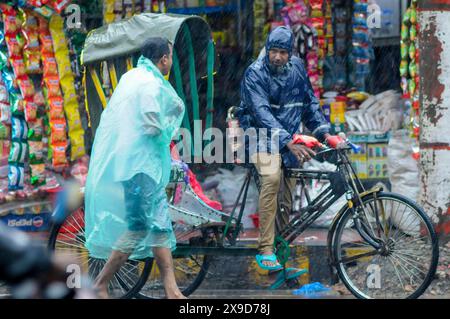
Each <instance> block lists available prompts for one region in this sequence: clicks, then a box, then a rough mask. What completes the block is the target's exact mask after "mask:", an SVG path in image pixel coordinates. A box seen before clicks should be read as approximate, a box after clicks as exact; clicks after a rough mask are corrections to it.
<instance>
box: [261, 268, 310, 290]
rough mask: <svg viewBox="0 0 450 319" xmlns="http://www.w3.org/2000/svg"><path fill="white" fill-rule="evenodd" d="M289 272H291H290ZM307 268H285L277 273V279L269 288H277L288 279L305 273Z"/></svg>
mask: <svg viewBox="0 0 450 319" xmlns="http://www.w3.org/2000/svg"><path fill="white" fill-rule="evenodd" d="M289 272H293V273H290V274H289ZM307 272H308V270H307V269H298V268H286V269H285V270H283V271H280V273H279V274H278V275H277V279H276V280H275V282H274V283H273V284H272V285H271V286H270V287H269V289H270V290H273V289H277V288H279V287H280V286H281V285H282V284H283V283H285V282H286V281H288V280H291V279H295V278H297V277H299V276H301V275H303V274H305V273H307Z"/></svg>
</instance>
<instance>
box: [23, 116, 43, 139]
mask: <svg viewBox="0 0 450 319" xmlns="http://www.w3.org/2000/svg"><path fill="white" fill-rule="evenodd" d="M43 135H44V124H43V121H42V118H39V117H38V118H36V121H34V122H31V123H29V127H28V136H27V137H28V141H41V140H42V137H43Z"/></svg>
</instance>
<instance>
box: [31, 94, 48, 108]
mask: <svg viewBox="0 0 450 319" xmlns="http://www.w3.org/2000/svg"><path fill="white" fill-rule="evenodd" d="M33 102H34V103H36V105H37V106H45V98H44V94H43V93H42V91H37V92H36V93H35V94H34V97H33Z"/></svg>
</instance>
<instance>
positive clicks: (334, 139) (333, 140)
mask: <svg viewBox="0 0 450 319" xmlns="http://www.w3.org/2000/svg"><path fill="white" fill-rule="evenodd" d="M326 142H327V144H328V145H329V146H330V147H332V148H337V146H338V145H339V143H343V142H345V141H344V140H343V139H342V138H341V137H340V136H337V135H331V136H328V137H327V139H326Z"/></svg>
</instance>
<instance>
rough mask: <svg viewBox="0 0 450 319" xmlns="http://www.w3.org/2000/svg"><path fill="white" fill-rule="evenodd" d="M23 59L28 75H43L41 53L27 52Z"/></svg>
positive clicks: (24, 53)
mask: <svg viewBox="0 0 450 319" xmlns="http://www.w3.org/2000/svg"><path fill="white" fill-rule="evenodd" d="M23 59H24V61H25V67H26V71H27V73H28V74H39V73H41V53H40V52H39V51H34V50H25V51H24V52H23Z"/></svg>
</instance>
